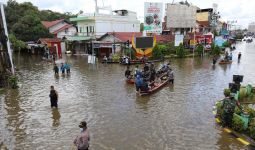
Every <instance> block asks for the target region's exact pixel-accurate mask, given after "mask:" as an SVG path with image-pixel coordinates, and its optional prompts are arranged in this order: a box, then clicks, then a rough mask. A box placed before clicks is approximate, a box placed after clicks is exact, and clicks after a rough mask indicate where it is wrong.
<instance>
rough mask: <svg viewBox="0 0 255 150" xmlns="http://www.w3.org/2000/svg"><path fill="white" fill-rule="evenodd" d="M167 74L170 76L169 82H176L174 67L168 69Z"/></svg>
mask: <svg viewBox="0 0 255 150" xmlns="http://www.w3.org/2000/svg"><path fill="white" fill-rule="evenodd" d="M167 76H168V78H169V82H171V83H172V84H174V72H173V70H172V69H169V70H168V71H167Z"/></svg>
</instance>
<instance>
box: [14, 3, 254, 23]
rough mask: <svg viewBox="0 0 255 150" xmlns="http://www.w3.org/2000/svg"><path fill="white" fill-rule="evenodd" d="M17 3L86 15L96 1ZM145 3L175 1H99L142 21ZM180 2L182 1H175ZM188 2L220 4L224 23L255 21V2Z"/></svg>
mask: <svg viewBox="0 0 255 150" xmlns="http://www.w3.org/2000/svg"><path fill="white" fill-rule="evenodd" d="M16 1H17V2H24V1H29V2H32V3H33V4H34V5H36V6H37V7H39V9H50V10H54V11H59V12H72V13H78V12H79V10H82V11H84V12H85V13H92V12H94V8H95V7H94V6H95V3H94V0H16ZM145 1H147V2H148V1H149V2H164V3H172V1H173V0H98V4H99V5H100V6H102V5H103V4H104V5H105V6H108V5H111V6H112V8H113V9H128V10H132V11H135V12H137V13H138V17H139V19H140V20H143V19H142V18H143V12H144V9H143V5H144V2H145ZM174 1H175V2H178V1H180V0H174ZM188 2H190V3H192V4H193V5H196V6H198V7H200V8H210V7H212V4H213V3H217V4H218V11H219V12H220V14H221V16H222V19H224V21H232V20H237V24H238V25H242V27H243V28H246V27H247V25H248V24H249V23H250V22H253V21H255V8H254V6H255V0H188Z"/></svg>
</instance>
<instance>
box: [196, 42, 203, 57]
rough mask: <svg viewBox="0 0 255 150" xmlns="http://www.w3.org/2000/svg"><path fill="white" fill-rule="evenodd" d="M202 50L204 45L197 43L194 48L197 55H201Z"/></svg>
mask: <svg viewBox="0 0 255 150" xmlns="http://www.w3.org/2000/svg"><path fill="white" fill-rule="evenodd" d="M203 51H204V46H203V45H201V44H199V45H198V46H197V48H196V52H197V53H198V55H202V54H203Z"/></svg>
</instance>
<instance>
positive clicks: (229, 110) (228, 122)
mask: <svg viewBox="0 0 255 150" xmlns="http://www.w3.org/2000/svg"><path fill="white" fill-rule="evenodd" d="M224 95H225V98H224V99H223V105H222V107H223V114H222V125H223V127H225V126H227V127H231V126H232V119H233V115H234V112H235V107H236V106H238V107H239V108H240V110H242V108H241V106H240V103H239V102H238V101H237V100H235V98H234V96H235V94H234V93H231V91H230V90H229V89H226V90H224Z"/></svg>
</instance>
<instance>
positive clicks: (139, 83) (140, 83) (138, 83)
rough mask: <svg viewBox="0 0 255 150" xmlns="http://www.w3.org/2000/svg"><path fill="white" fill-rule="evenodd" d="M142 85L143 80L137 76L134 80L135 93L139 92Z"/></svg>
mask: <svg viewBox="0 0 255 150" xmlns="http://www.w3.org/2000/svg"><path fill="white" fill-rule="evenodd" d="M142 85H143V80H142V78H141V76H140V75H137V76H136V78H135V87H136V91H137V92H139V91H140V90H141V87H142Z"/></svg>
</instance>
